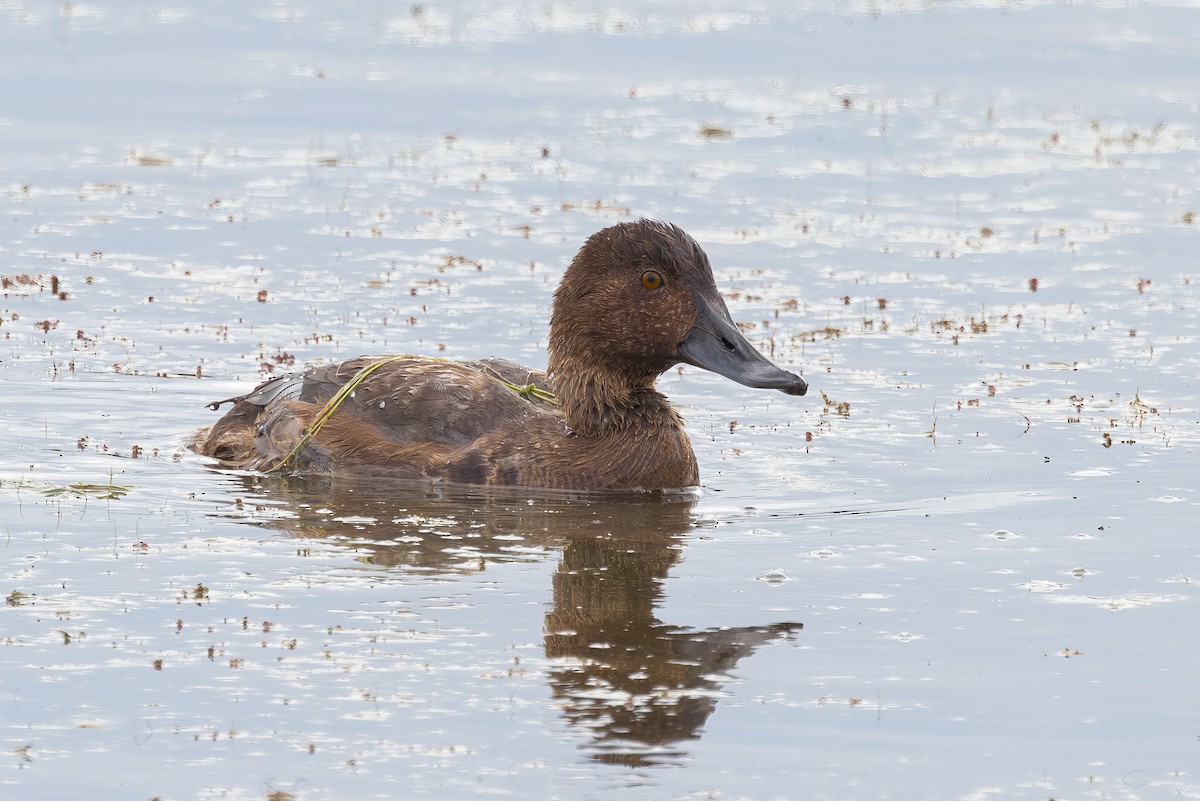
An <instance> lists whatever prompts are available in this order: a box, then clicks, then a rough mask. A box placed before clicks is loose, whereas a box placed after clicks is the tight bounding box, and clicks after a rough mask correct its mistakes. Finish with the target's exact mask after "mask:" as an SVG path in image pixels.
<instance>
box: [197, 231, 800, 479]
mask: <svg viewBox="0 0 1200 801" xmlns="http://www.w3.org/2000/svg"><path fill="white" fill-rule="evenodd" d="M381 358H384V359H386V361H384V363H381V364H378V366H377V367H375V368H374V370H373V372H370V374H369V375H367V376H366V377H365V378H363V379H362V380H361V382H360V383H358V384H357V385H356V386H355V387H354V389H353V392H352V393H349V394H347V395H346V397H344V398H343V399H342V401H341V402H340V403H339V404H338V405H337V407H336V409H333V410H332V411H331V412H329V411H325V409H326V404H327V403H329V402H330V401H331V399H333V398H334V396H335V395H336V394H338V392H339V391H340V390H341V391H344V390H343V387H345V385H346V384H347V382H349V381H351V380H352V379H353V378H354V377H355V376H356V374H358V373H359V371H360V370H364V368H370V366H371V365H374V364H376V363H377V362H380V360H381ZM381 358H372V357H361V358H358V359H352V360H350V361H347V362H342V363H341V364H335V365H328V366H324V367H316V368H312V369H310V370H308V371H306V372H305V373H303V374H296V375H290V376H281V377H279V378H274V379H271V380H270V381H267V382H265V383H263V384H261V385H259V386H258V387H257V388H256V389H255V390H254V391H253V392H251V393H250V394H248V395H245V396H243V397H240V398H232V399H230V401H231V402H233V404H234V406H233V408H232V409H231V410H229V412H227V413H226V414H225V416H224V417H222V418H221V419H220V420H219V421H217V423H216V424H215V425H214V426H212V428H210V429H208V430H206V431H204V432H201V434H200V436H199V437H198V438H197V442H196V450H197V451H199V452H200V453H203V454H206V455H208V456H212V457H214V458H216V459H218V460H220V461H221V462H222V463H224V464H226V465H229V466H232V467H238V468H242V469H247V470H258V471H264V472H286V473H295V474H340V475H348V476H364V477H382V476H386V477H393V478H406V479H412V478H432V479H440V480H445V481H453V482H461V483H467V484H500V485H522V486H536V487H554V488H562V489H573V490H614V489H640V490H663V489H676V488H683V487H689V486H693V485H695V484H697V483H698V482H699V473H698V470H697V466H696V457H695V455H694V454H693V452H692V446H691V443H690V442H689V440H688V437H687V434H686V433H685V432H684V430H683V422H682V420H681V419H680V417H679V415H678V413H677V412H676V411H675V409H674V408H673V407H672V406H671V404H670V402H669V401H668V400H667V399H666V397H664V396H663V395H662V394H661V393H659V392H658V391H657V390H656V389H655V388H654V383H655V380H656V379H657V378H658V376H659V375H661V374H662V373H663V372H664V371H665V370H667V369H669V368H670V367H671V366H672V365H675V364H678V363H679V362H687V363H689V364H694V365H697V366H700V367H705V368H706V369H710V370H713V371H714V372H717V373H720V374H721V375H724V376H726V377H728V378H731V379H733V380H735V381H738V382H740V383H743V384H746V385H748V386H754V387H763V388H769V389H778V390H780V391H782V392H786V393H788V394H792V395H803V394H804V392H805V390H806V389H807V385H806V384H805V382H804V380H803V379H802V378H800V377H799V376H797V375H794V374H792V373H789V372H787V371H785V370H782V369H780V368H779V367H776V366H775V365H774V364H772V363H771V362H770V361H769V360H767V359H766V357H764V356H762V354H760V353H759V352H758V351H757V350H755V349H754V347H753V346H752V345H750V343H749V342H748V341H746V339H745V337H744V336H742V334H741V333H740V332H739V331H738V329H737V326H736V325H734V324H733V321H732V320H731V319H730V317H729V312H728V310H727V309H726V308H725V303H724V301H723V300H722V299H721V296H720V294H719V293H718V292H717V288H716V284H715V282H714V281H713V276H712V270H711V269H710V268H709V264H708V257H707V256H705V254H704V251H703V250H701V249H700V246H699V245H698V244H696V242H695V240H693V239H692V238H691V237H690V236H688V235H687V234H685V233H684V232H683V231H681V230H680V229H678V228H676V227H675V226H673V225H669V224H667V223H662V222H657V221H651V220H640V221H638V222H634V223H621V224H618V225H614V226H612V227H610V228H605V229H604V230H602V231H599V232H598V233H596V234H593V235H592V236H591V237H590V238H589V239H588V240H587V242H586V243H584V245H583V248H582V249H580V251H579V253H578V254H577V255H576V256H575V259H574V260H573V261H572V262H571V265H570V266H569V267H568V268H567V271H566V273H565V275H564V276H563V279H562V283H561V284H560V285H559V287H558V290H557V292H555V295H554V310H553V313H552V316H551V319H550V345H549V367H548V370H547V372H546V373H543V372H541V371H538V370H531V369H529V368H525V367H522V366H521V365H518V364H515V363H514V362H510V361H507V360H503V359H488V360H483V361H478V362H451V361H446V360H442V359H433V358H424V357H419V356H404V357H381ZM550 393H553V396H550ZM224 402H225V401H220V402H218V403H217V404H213V408H217V407H218V406H219V404H220V403H224ZM314 428H315V429H316V432H315V434H314V433H312V432H311V430H312V429H314Z"/></svg>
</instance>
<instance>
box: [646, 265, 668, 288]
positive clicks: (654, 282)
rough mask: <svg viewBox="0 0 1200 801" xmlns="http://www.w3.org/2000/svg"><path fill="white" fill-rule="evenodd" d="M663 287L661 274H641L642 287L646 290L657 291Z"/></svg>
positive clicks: (652, 272)
mask: <svg viewBox="0 0 1200 801" xmlns="http://www.w3.org/2000/svg"><path fill="white" fill-rule="evenodd" d="M662 285H663V277H662V274H661V273H659V272H657V271H656V270H646V272H644V273H642V286H644V287H646V289H658V288H659V287H660V286H662Z"/></svg>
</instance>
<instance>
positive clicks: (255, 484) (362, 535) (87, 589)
mask: <svg viewBox="0 0 1200 801" xmlns="http://www.w3.org/2000/svg"><path fill="white" fill-rule="evenodd" d="M1198 40H1200V17H1197V15H1196V10H1195V8H1194V7H1192V6H1190V5H1188V4H1185V3H1180V4H1171V3H1142V4H1138V5H1128V6H1127V5H1125V4H1111V3H1098V4H1097V3H1082V4H1075V5H1065V4H1064V5H1060V4H1048V3H986V2H980V3H955V4H951V3H939V4H927V3H926V4H915V3H913V4H903V3H888V4H882V3H852V2H845V3H811V4H807V5H806V6H804V7H803V8H799V7H795V6H793V5H791V4H783V3H758V4H745V3H739V4H734V3H729V4H726V3H721V2H716V1H715V0H710V1H709V2H700V1H699V0H697V2H688V3H673V4H669V5H668V4H660V3H654V2H641V3H625V4H623V5H615V4H614V5H607V6H606V5H602V4H595V3H572V2H558V3H542V4H539V5H535V6H533V7H529V6H527V5H526V4H517V3H503V2H497V3H490V4H450V3H445V4H443V3H437V2H429V3H421V4H419V5H409V4H404V5H402V6H395V7H391V6H386V5H379V4H375V5H370V4H367V5H343V4H315V3H306V2H297V3H273V4H259V5H250V6H247V5H245V4H241V3H228V2H215V3H206V4H198V3H193V4H190V5H177V6H174V7H171V8H164V7H161V6H141V5H136V4H113V5H101V4H84V3H71V4H62V5H58V4H26V3H19V2H7V3H0V66H2V67H3V72H4V74H5V75H6V79H5V88H4V89H0V97H2V98H3V99H4V102H3V103H2V104H0V137H2V138H3V141H4V144H5V146H4V147H3V148H2V149H0V197H2V202H3V211H4V214H3V215H0V256H2V257H3V261H2V262H0V277H2V278H3V279H4V281H3V283H4V286H3V289H2V291H0V337H3V344H4V345H5V347H4V349H3V351H2V352H0V393H2V396H3V403H2V404H0V420H2V421H3V430H4V432H5V435H4V437H3V439H2V440H0V521H2V525H3V530H2V538H3V547H2V549H0V593H2V594H3V595H4V596H5V597H6V599H7V603H6V604H5V605H4V606H3V607H2V608H0V644H2V647H0V722H2V723H3V726H2V727H0V768H2V770H0V783H2V784H3V785H4V786H5V787H7V788H8V789H7V790H6V791H5V797H7V795H8V794H14V793H15V795H14V797H18V796H19V797H23V798H33V797H38V798H67V797H77V796H81V795H84V794H87V795H89V796H90V797H95V798H114V799H115V798H152V797H158V798H161V799H172V798H232V799H243V798H246V799H257V798H272V799H274V801H282V800H283V799H286V798H289V797H294V798H297V799H344V798H375V797H387V798H396V797H426V798H438V799H454V798H467V797H474V796H478V795H484V794H487V795H507V796H510V797H516V798H539V799H540V798H545V799H551V798H572V799H573V798H596V799H599V798H605V799H608V798H629V799H666V798H670V799H689V798H724V799H823V798H829V799H850V798H862V799H868V798H869V799H877V798H878V799H882V798H930V799H933V798H946V799H950V798H955V799H957V798H971V799H979V798H989V797H991V798H1005V799H1008V798H1029V799H1044V798H1050V797H1054V798H1095V799H1101V798H1104V799H1111V798H1129V799H1135V798H1137V799H1141V798H1167V797H1171V798H1175V797H1200V779H1198V778H1197V773H1196V766H1197V765H1200V756H1198V750H1197V749H1198V739H1197V738H1198V737H1200V728H1198V726H1197V719H1196V715H1195V710H1196V709H1197V708H1198V707H1200V696H1198V692H1197V690H1196V687H1197V686H1198V682H1197V673H1196V671H1197V665H1198V659H1197V658H1198V655H1200V652H1198V650H1197V646H1196V638H1195V636H1194V635H1193V634H1192V632H1193V630H1194V629H1195V621H1196V608H1195V607H1193V606H1191V605H1190V604H1193V603H1196V602H1197V600H1198V599H1197V592H1196V589H1195V586H1196V585H1195V579H1196V577H1197V573H1198V572H1200V568H1198V559H1200V550H1198V548H1197V542H1198V541H1197V536H1196V530H1197V529H1196V524H1195V520H1196V517H1197V510H1196V507H1197V504H1198V503H1200V496H1198V494H1197V489H1196V487H1197V485H1198V484H1200V469H1198V462H1197V446H1198V440H1200V421H1198V417H1200V413H1198V412H1197V403H1196V400H1195V398H1196V396H1197V379H1198V375H1200V354H1198V351H1197V347H1196V343H1197V337H1198V335H1200V331H1198V326H1200V314H1198V312H1197V309H1198V306H1200V293H1198V291H1197V287H1196V281H1197V279H1198V278H1200V270H1198V268H1197V260H1196V253H1197V242H1198V240H1197V236H1198V227H1200V220H1197V219H1196V217H1197V214H1200V173H1198V170H1197V153H1198V151H1200V133H1198V129H1200V89H1198V88H1197V83H1196V81H1195V76H1196V75H1197V74H1200V51H1197V49H1196V47H1195V42H1196V41H1198ZM639 215H646V216H657V217H662V218H665V219H668V220H671V221H672V222H675V223H677V224H679V225H681V226H682V227H683V228H685V229H686V230H688V231H689V232H690V233H691V234H693V235H694V236H695V237H696V238H697V239H698V240H699V241H700V242H701V243H702V244H703V245H704V246H705V247H706V249H707V251H708V253H709V255H710V257H711V259H712V262H713V265H714V269H715V271H716V273H717V278H718V283H719V284H720V285H721V287H722V288H723V289H724V290H725V291H726V292H727V302H728V304H729V306H730V309H731V311H732V313H733V315H734V317H735V318H736V319H738V320H739V321H741V322H742V323H744V324H745V325H746V326H747V333H748V335H749V336H750V337H751V338H752V340H753V341H755V342H756V343H757V344H759V345H760V347H762V348H763V350H764V351H768V352H770V353H771V354H772V355H773V357H774V358H775V359H776V360H778V361H779V362H781V363H783V364H787V365H790V366H792V367H793V368H795V369H800V370H802V371H803V373H804V375H805V376H806V378H808V379H809V380H810V382H811V383H812V385H813V391H812V392H810V395H809V397H806V398H791V397H786V396H783V395H779V394H775V393H764V392H755V391H753V390H747V389H744V388H742V387H740V386H737V385H734V384H731V383H730V382H727V381H724V380H723V379H720V378H718V377H716V376H713V375H709V374H703V373H701V372H699V371H697V370H694V369H690V368H689V369H687V370H681V371H672V372H671V373H670V374H668V375H667V376H665V377H664V379H663V380H662V382H661V385H662V387H663V388H664V389H665V391H666V392H667V393H668V394H669V395H670V396H671V397H672V398H673V400H675V401H676V402H677V403H678V404H679V405H680V406H681V408H682V409H683V411H684V413H685V416H686V417H687V419H688V422H689V430H690V432H691V434H692V437H693V441H694V444H695V448H696V451H697V455H698V458H699V461H700V466H701V474H702V477H703V483H704V486H703V487H702V489H701V491H700V492H699V493H698V494H697V495H696V496H695V497H687V498H677V499H672V500H670V501H661V500H658V501H655V500H647V499H640V500H638V499H627V500H621V501H614V500H611V499H597V498H586V497H570V496H561V495H532V496H531V495H527V494H524V493H481V492H448V491H442V490H434V489H430V488H428V487H410V486H388V487H369V486H361V485H347V484H340V483H336V482H333V483H330V482H303V481H284V480H279V479H261V478H256V477H254V476H241V475H232V474H229V473H223V472H221V471H218V470H215V469H213V467H212V466H211V465H209V464H207V463H206V462H205V460H203V459H201V458H199V457H197V456H195V455H194V454H192V453H190V452H189V451H188V450H187V449H186V443H187V441H188V438H189V436H190V434H191V432H192V431H194V430H195V429H197V428H199V427H201V426H203V425H207V424H209V423H211V422H212V421H213V419H214V418H215V415H214V414H213V413H212V412H209V411H207V410H206V409H205V408H204V404H205V403H207V402H209V401H211V400H214V399H217V398H223V397H227V396H229V395H232V394H237V393H239V392H242V391H244V390H245V389H248V388H249V387H250V386H253V384H254V382H256V381H258V380H259V379H260V378H261V377H262V376H264V375H268V374H271V373H272V372H278V371H281V370H288V369H291V368H294V367H298V366H300V365H302V364H304V363H310V362H317V361H323V360H330V359H336V358H343V357H349V356H355V355H358V354H360V353H395V352H422V353H432V354H437V355H443V356H447V357H452V358H457V357H463V358H477V357H479V356H483V355H496V356H505V357H509V358H515V359H519V360H521V361H524V362H527V363H529V364H531V365H535V366H543V365H544V364H545V358H544V351H545V340H546V322H547V319H548V311H547V308H548V304H549V301H550V295H551V292H552V291H553V288H554V286H555V284H556V282H557V280H558V277H559V275H560V274H561V271H562V269H563V267H564V266H565V264H566V262H567V261H568V260H569V258H570V257H571V255H572V254H573V253H574V251H575V249H576V248H577V247H578V246H579V244H580V243H581V242H582V241H583V239H584V238H585V237H586V236H587V235H588V234H590V233H591V232H593V231H595V230H597V229H598V228H601V227H603V226H605V225H608V224H611V223H612V222H614V221H617V220H622V219H630V218H632V217H636V216H639Z"/></svg>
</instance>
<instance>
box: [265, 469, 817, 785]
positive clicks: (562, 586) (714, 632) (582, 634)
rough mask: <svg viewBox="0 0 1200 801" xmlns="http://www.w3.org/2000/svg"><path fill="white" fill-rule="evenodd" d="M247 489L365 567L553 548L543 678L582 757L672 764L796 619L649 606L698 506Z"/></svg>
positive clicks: (464, 567)
mask: <svg viewBox="0 0 1200 801" xmlns="http://www.w3.org/2000/svg"><path fill="white" fill-rule="evenodd" d="M244 480H245V481H246V482H247V488H246V489H247V491H248V492H250V493H251V494H253V495H256V496H258V497H259V498H263V499H264V501H267V502H272V501H274V502H282V503H284V504H285V505H286V507H287V509H288V510H289V513H291V512H295V513H296V516H295V517H290V516H289V517H286V518H278V519H274V520H270V521H267V525H270V526H273V527H277V528H281V529H284V530H287V531H288V532H289V533H291V534H293V535H295V536H298V537H304V538H318V539H322V540H326V541H334V542H338V541H342V542H348V543H352V544H353V547H354V548H355V549H356V550H358V551H359V552H360V553H362V554H363V556H362V558H363V559H364V560H365V561H369V562H370V563H372V564H376V565H383V566H391V567H397V568H400V569H413V570H422V571H424V570H437V571H440V572H442V573H445V572H457V571H461V572H475V571H478V570H483V569H486V567H487V564H488V563H489V562H492V561H501V560H511V559H513V558H517V556H516V554H514V552H513V549H514V546H517V547H519V548H520V553H521V555H522V556H524V555H527V554H528V553H529V550H530V549H531V548H533V549H537V548H545V549H549V550H552V551H558V552H559V553H560V554H561V555H560V557H559V564H558V568H557V570H556V571H555V573H554V577H553V581H552V584H553V598H552V602H551V604H550V606H549V610H548V611H547V613H546V617H545V651H546V656H547V657H548V658H549V659H551V660H553V665H554V666H553V667H552V668H551V669H550V672H549V682H550V686H551V690H552V692H553V695H554V699H555V701H556V702H557V703H558V704H559V706H560V707H561V709H562V713H563V716H564V717H565V718H566V720H567V721H568V722H569V723H570V724H571V725H572V726H574V727H576V728H578V729H582V730H586V731H588V732H589V733H590V734H591V737H592V740H591V743H590V744H589V746H588V751H589V754H590V756H591V757H592V758H593V759H596V760H599V761H603V762H612V763H619V764H625V765H631V766H640V765H649V764H656V763H662V762H673V761H676V760H678V759H680V758H682V757H683V756H685V755H686V752H685V751H683V750H681V744H682V743H684V742H686V741H687V740H691V739H695V738H698V737H699V736H700V734H701V731H702V727H703V726H704V723H705V721H706V720H707V719H708V717H709V715H711V714H712V713H713V710H714V709H715V708H716V705H717V701H718V699H719V698H720V697H721V695H722V694H723V690H722V685H723V684H724V683H725V682H726V681H728V677H727V676H726V674H727V673H728V672H729V671H731V670H733V669H734V667H735V666H736V665H737V663H738V662H739V661H740V660H741V659H742V658H743V657H746V656H749V655H750V654H752V653H753V652H754V651H755V650H756V649H757V648H758V647H759V646H760V645H763V644H764V643H767V642H770V641H772V640H777V639H781V638H786V637H790V636H791V635H792V634H793V633H794V632H796V631H798V630H799V629H801V628H802V624H800V623H792V622H779V623H773V624H770V625H764V626H753V627H741V628H728V627H721V628H712V629H693V628H685V627H681V626H674V625H670V624H667V623H663V622H662V621H660V620H659V619H658V618H657V617H655V614H654V609H655V606H656V605H657V603H658V601H659V600H660V598H661V597H662V592H663V580H664V579H665V578H666V577H667V574H668V573H669V572H670V570H671V568H672V567H674V565H675V564H676V563H677V562H678V561H679V559H680V557H681V555H682V553H683V547H684V544H685V541H686V537H687V535H688V533H689V532H690V531H691V530H692V528H693V526H694V522H693V516H692V508H693V506H694V503H695V499H694V497H693V496H690V495H678V496H646V497H640V496H622V495H617V496H600V495H590V496H586V495H585V496H580V495H568V494H550V493H539V494H537V495H535V496H530V495H529V494H528V491H522V490H497V489H481V488H459V489H447V488H445V487H436V486H430V485H429V484H422V485H419V486H413V487H408V486H405V487H403V491H402V492H398V491H397V488H396V487H394V486H389V488H388V491H387V492H386V494H385V493H384V492H383V491H380V490H379V489H378V488H370V487H363V486H362V485H354V484H351V483H348V482H343V481H340V480H338V479H311V478H309V479H302V478H289V479H274V478H272V479H261V478H246V479H244Z"/></svg>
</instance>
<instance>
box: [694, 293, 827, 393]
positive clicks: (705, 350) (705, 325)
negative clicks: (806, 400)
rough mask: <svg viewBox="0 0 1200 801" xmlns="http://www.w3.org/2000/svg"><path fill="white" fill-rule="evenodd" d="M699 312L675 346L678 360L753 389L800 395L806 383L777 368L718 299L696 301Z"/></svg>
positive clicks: (806, 387)
mask: <svg viewBox="0 0 1200 801" xmlns="http://www.w3.org/2000/svg"><path fill="white" fill-rule="evenodd" d="M697 300H698V302H697V306H699V312H698V313H697V315H696V321H695V323H693V324H692V330H691V332H690V333H689V334H688V336H687V338H686V339H685V340H683V342H681V343H680V344H679V355H680V358H681V359H682V360H683V361H684V362H686V363H687V364H692V365H695V366H696V367H703V368H704V369H705V370H711V371H712V372H714V373H716V374H717V375H721V376H725V377H726V378H728V379H730V380H731V381H736V382H738V383H739V384H743V385H745V386H748V387H755V388H756V389H777V390H779V391H780V392H783V393H786V394H788V395H803V394H804V393H805V392H807V391H808V382H806V381H805V380H804V379H803V378H801V377H800V376H798V375H796V374H795V373H789V372H788V371H787V370H784V369H783V368H781V367H779V366H777V365H776V364H775V363H774V362H772V361H771V360H770V359H768V358H767V357H766V356H764V355H762V354H761V353H759V351H758V349H757V348H755V347H754V346H753V345H751V344H750V341H749V340H748V339H746V337H745V336H744V335H743V334H742V332H741V331H740V330H738V327H737V325H735V324H734V322H733V319H732V318H731V317H730V316H729V310H728V309H726V308H725V303H724V301H722V300H721V299H720V298H717V299H715V300H710V299H708V298H698V299H697Z"/></svg>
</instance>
